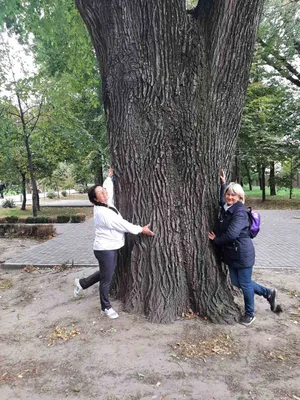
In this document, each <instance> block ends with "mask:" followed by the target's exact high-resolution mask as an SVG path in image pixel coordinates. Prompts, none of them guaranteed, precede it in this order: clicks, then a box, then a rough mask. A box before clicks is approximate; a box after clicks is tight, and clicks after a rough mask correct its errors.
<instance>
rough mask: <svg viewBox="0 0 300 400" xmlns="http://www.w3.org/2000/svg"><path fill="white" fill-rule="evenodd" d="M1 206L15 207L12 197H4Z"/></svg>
mask: <svg viewBox="0 0 300 400" xmlns="http://www.w3.org/2000/svg"><path fill="white" fill-rule="evenodd" d="M2 207H3V208H15V207H16V203H15V201H14V200H13V199H5V200H4V201H3V202H2Z"/></svg>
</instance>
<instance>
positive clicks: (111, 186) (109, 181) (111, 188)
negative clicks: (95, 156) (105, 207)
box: [103, 168, 115, 206]
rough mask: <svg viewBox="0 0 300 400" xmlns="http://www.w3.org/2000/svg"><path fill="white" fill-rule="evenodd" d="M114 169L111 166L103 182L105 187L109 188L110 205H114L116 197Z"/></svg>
mask: <svg viewBox="0 0 300 400" xmlns="http://www.w3.org/2000/svg"><path fill="white" fill-rule="evenodd" d="M114 179H115V178H114V170H113V168H109V170H108V176H107V178H106V179H105V181H104V182H103V187H104V188H105V189H106V190H107V192H108V201H109V205H111V206H114V205H115V197H114Z"/></svg>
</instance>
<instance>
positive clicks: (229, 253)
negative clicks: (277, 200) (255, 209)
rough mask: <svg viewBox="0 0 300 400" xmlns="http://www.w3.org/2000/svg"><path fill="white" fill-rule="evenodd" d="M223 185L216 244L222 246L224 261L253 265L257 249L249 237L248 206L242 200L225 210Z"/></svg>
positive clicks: (237, 264)
mask: <svg viewBox="0 0 300 400" xmlns="http://www.w3.org/2000/svg"><path fill="white" fill-rule="evenodd" d="M225 188H226V185H222V186H221V192H220V205H221V206H222V209H221V213H220V214H221V215H220V221H219V225H218V228H217V229H216V232H215V234H216V235H217V237H216V238H215V239H214V241H213V242H214V244H215V245H217V246H221V247H222V261H223V262H224V263H225V264H227V265H229V266H230V267H234V268H249V267H253V265H254V261H255V251H254V246H253V243H252V240H251V238H250V237H249V219H248V214H247V210H246V207H245V206H244V204H242V203H241V202H240V201H238V202H237V203H235V204H233V205H232V206H231V207H230V208H228V210H227V211H225V210H224V208H223V206H224V204H225V201H224V191H225Z"/></svg>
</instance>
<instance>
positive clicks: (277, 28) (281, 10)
mask: <svg viewBox="0 0 300 400" xmlns="http://www.w3.org/2000/svg"><path fill="white" fill-rule="evenodd" d="M299 4H300V3H299V0H294V1H286V0H267V1H266V4H265V7H264V12H263V17H262V21H261V24H260V28H259V35H258V48H259V52H260V55H261V58H262V60H263V62H264V63H265V64H267V65H268V66H271V67H272V72H271V74H272V75H273V76H274V72H275V73H276V74H277V76H280V77H283V78H285V79H287V80H288V81H289V82H291V83H292V84H293V85H295V87H298V88H299V87H300V69H299V61H300V40H299V37H300V19H299Z"/></svg>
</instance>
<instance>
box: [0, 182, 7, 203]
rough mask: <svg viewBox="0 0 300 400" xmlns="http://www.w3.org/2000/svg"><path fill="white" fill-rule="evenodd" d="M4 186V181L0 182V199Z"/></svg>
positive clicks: (2, 195) (2, 196)
mask: <svg viewBox="0 0 300 400" xmlns="http://www.w3.org/2000/svg"><path fill="white" fill-rule="evenodd" d="M5 188H6V186H5V184H4V183H0V198H1V199H4V194H3V192H4V190H5Z"/></svg>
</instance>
